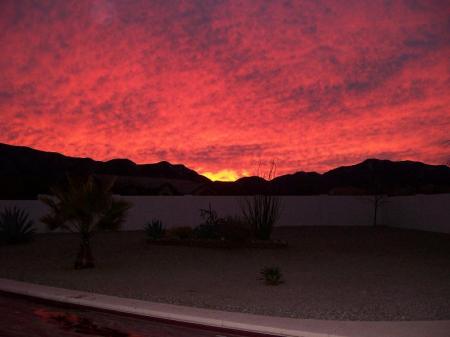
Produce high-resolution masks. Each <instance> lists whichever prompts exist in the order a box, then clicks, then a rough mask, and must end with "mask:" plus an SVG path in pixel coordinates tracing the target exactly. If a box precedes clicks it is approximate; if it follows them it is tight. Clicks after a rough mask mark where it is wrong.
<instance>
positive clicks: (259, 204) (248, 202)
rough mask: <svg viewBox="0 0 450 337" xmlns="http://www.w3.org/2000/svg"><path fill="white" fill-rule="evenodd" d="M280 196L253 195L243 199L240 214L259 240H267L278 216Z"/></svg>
mask: <svg viewBox="0 0 450 337" xmlns="http://www.w3.org/2000/svg"><path fill="white" fill-rule="evenodd" d="M280 208H281V204H280V198H279V197H277V196H274V195H255V196H253V197H250V198H247V199H245V200H244V203H243V204H242V205H241V210H242V216H243V218H244V220H245V221H246V222H247V223H248V224H249V226H250V227H251V229H252V232H253V235H254V236H255V237H256V238H257V239H260V240H269V239H270V236H271V235H272V230H273V227H274V225H275V223H276V222H277V221H278V219H279V217H280Z"/></svg>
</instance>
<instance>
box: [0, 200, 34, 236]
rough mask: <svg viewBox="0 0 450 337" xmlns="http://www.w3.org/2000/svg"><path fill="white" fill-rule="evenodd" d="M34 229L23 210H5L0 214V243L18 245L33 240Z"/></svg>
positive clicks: (15, 208)
mask: <svg viewBox="0 0 450 337" xmlns="http://www.w3.org/2000/svg"><path fill="white" fill-rule="evenodd" d="M35 231H36V229H35V228H34V227H33V221H32V220H30V219H29V215H28V213H26V212H25V211H24V210H21V209H18V208H17V207H14V208H5V209H3V211H2V212H1V213H0V241H3V242H5V243H7V244H19V243H25V242H29V241H31V240H32V239H33V237H34V234H35Z"/></svg>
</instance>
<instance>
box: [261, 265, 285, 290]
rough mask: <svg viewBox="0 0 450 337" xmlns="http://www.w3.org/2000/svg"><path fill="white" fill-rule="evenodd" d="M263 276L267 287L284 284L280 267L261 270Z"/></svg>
mask: <svg viewBox="0 0 450 337" xmlns="http://www.w3.org/2000/svg"><path fill="white" fill-rule="evenodd" d="M261 275H262V277H263V280H264V282H265V283H266V284H267V285H271V286H276V285H279V284H281V283H283V280H282V277H283V276H282V274H281V270H280V268H279V267H265V268H263V269H262V270H261Z"/></svg>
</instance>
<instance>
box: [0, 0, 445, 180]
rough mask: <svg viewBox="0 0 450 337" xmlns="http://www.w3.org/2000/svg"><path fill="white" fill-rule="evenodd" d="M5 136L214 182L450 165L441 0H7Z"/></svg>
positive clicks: (2, 79)
mask: <svg viewBox="0 0 450 337" xmlns="http://www.w3.org/2000/svg"><path fill="white" fill-rule="evenodd" d="M0 50H1V53H0V142H4V143H8V144H13V145H25V146H31V147H34V148H37V149H41V150H46V151H57V152H61V153H63V154H66V155H70V156H83V157H92V158H94V159H97V160H108V159H112V158H117V157H122V158H129V159H131V160H133V161H135V162H137V163H152V162H157V161H161V160H167V161H170V162H172V163H182V164H185V165H186V166H188V167H190V168H192V169H194V170H196V171H197V172H199V173H202V174H205V175H207V176H209V177H212V178H215V179H218V178H221V179H236V178H237V177H240V176H243V175H248V174H254V173H256V172H255V171H256V170H257V169H258V163H260V162H262V163H266V162H268V161H272V160H275V161H276V163H277V174H278V175H279V174H285V173H293V172H296V171H299V170H306V171H313V170H314V171H318V172H323V171H325V170H328V169H331V168H334V167H336V166H340V165H349V164H354V163H356V162H359V161H362V160H364V159H366V158H368V157H376V158H382V159H392V160H403V159H410V160H419V161H424V162H427V163H430V164H444V163H446V162H448V160H449V159H450V2H449V1H445V0H438V1H421V0H403V1H401V0H397V1H396V0H392V1H389V0H384V1H376V0H356V1H350V0H345V1H342V0H298V1H281V0H276V1H262V0H261V1H260V0H255V1H249V0H247V1H219V0H216V1H206V0H201V1H172V0H162V1H138V0H129V1H128V0H98V1H79V0H77V1H68V0H67V1H66V0H56V1H26V0H23V1H18V0H1V1H0Z"/></svg>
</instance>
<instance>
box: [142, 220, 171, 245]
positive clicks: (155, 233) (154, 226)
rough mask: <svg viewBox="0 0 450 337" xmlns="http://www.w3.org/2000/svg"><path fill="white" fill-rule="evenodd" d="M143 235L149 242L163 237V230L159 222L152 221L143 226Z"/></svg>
mask: <svg viewBox="0 0 450 337" xmlns="http://www.w3.org/2000/svg"><path fill="white" fill-rule="evenodd" d="M144 230H145V233H146V234H147V237H148V238H149V239H150V240H158V239H161V238H162V237H163V236H164V235H165V232H166V230H165V228H164V225H163V223H162V222H161V220H158V219H153V220H152V221H151V222H148V223H146V224H145V226H144Z"/></svg>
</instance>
